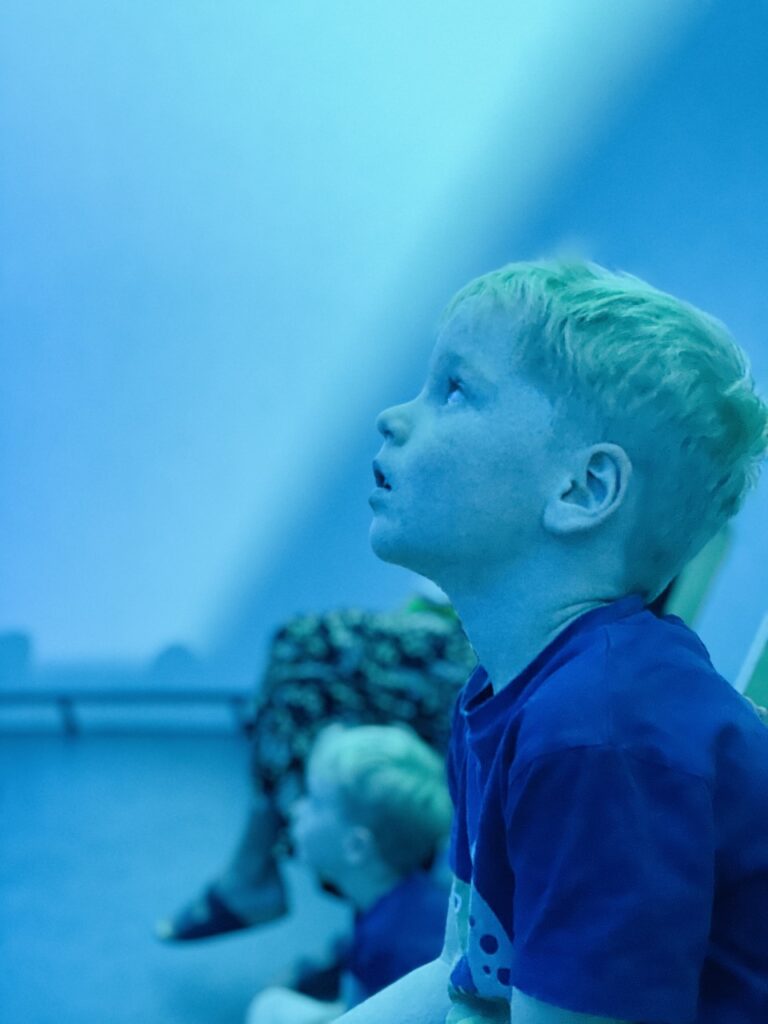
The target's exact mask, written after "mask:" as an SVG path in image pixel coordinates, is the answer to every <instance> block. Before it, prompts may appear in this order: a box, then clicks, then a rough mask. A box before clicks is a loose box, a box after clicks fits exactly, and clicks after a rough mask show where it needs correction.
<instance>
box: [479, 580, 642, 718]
mask: <svg viewBox="0 0 768 1024" xmlns="http://www.w3.org/2000/svg"><path fill="white" fill-rule="evenodd" d="M644 607H645V600H644V598H643V597H641V596H640V594H628V595H627V596H626V597H621V598H619V599H618V600H616V601H611V602H610V604H605V605H600V606H599V607H598V608H590V610H589V611H588V612H584V614H583V615H580V616H579V617H578V619H574V621H573V622H571V623H569V624H568V625H567V626H566V627H565V629H563V630H562V631H561V632H560V633H558V634H557V636H556V637H555V638H554V639H553V640H551V641H550V642H549V643H548V644H547V646H546V647H545V648H544V649H543V650H541V651H540V652H539V653H538V654H537V655H536V657H535V658H534V659H533V661H531V662H529V664H528V665H526V667H525V668H524V669H523V670H522V671H521V672H520V673H519V674H518V675H517V676H515V677H514V679H512V680H510V681H509V683H507V685H506V686H504V687H503V688H502V689H501V690H499V691H498V693H496V694H494V692H493V689H492V686H491V683H490V681H489V679H488V673H487V672H486V670H485V669H484V668H483V666H482V665H478V666H477V668H476V669H475V670H474V672H473V673H472V675H471V676H470V677H469V679H468V680H467V682H466V685H465V686H464V689H463V690H462V693H461V695H460V705H459V706H460V709H461V713H462V715H463V716H464V717H465V718H466V719H467V720H468V723H469V722H471V721H472V720H473V719H477V718H478V717H480V718H483V719H484V718H485V717H486V714H488V713H491V707H490V705H492V708H493V711H492V714H493V716H494V717H495V715H496V714H497V713H498V711H499V710H501V706H502V705H503V706H504V707H507V706H511V705H512V704H514V703H515V701H516V700H517V698H518V696H519V695H520V693H521V692H522V690H523V689H524V688H525V686H526V685H527V683H528V682H529V681H530V680H531V679H534V678H535V677H536V676H537V675H538V674H539V673H540V672H541V670H542V669H543V668H544V666H545V665H546V664H547V662H549V661H550V660H551V659H552V658H554V657H555V655H556V654H557V653H558V652H559V651H561V650H562V649H563V647H565V645H566V644H567V643H569V641H571V640H573V639H574V638H575V637H577V636H578V637H579V638H581V637H583V636H584V635H585V634H586V633H589V632H592V631H593V630H595V629H598V628H599V627H600V626H604V625H606V624H607V623H609V622H616V621H618V620H619V619H623V618H626V617H627V616H629V615H635V614H636V613H637V612H639V611H642V609H643V608H644ZM475 724H479V722H476V723H475Z"/></svg>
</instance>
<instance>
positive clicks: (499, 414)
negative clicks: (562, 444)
mask: <svg viewBox="0 0 768 1024" xmlns="http://www.w3.org/2000/svg"><path fill="white" fill-rule="evenodd" d="M471 313H472V309H471V305H470V303H469V302H467V303H465V304H464V305H463V306H461V307H460V308H459V309H458V310H457V311H456V313H455V314H454V316H453V317H452V318H451V319H450V320H449V321H448V323H447V324H446V325H445V327H444V328H443V329H442V331H441V332H440V334H439V336H438V339H437V342H436V344H435V348H434V351H433V353H432V358H431V360H430V365H429V370H428V374H427V379H426V382H425V384H424V387H423V388H422V390H421V392H420V393H419V394H418V395H417V396H416V398H414V399H413V400H412V401H410V402H406V403H405V404H403V405H398V406H395V407H393V408H391V409H387V410H386V411H385V412H383V413H382V414H381V415H380V416H379V419H378V423H377V426H378V428H379V430H380V432H381V433H382V435H383V437H384V443H383V445H382V447H381V450H380V452H379V455H378V457H377V460H376V467H377V471H376V473H375V475H376V477H377V483H379V485H380V486H377V488H376V490H375V491H374V492H373V494H372V495H371V497H370V504H371V507H372V509H373V521H372V523H371V532H370V537H371V545H372V547H373V549H374V551H375V552H376V554H377V555H378V556H379V557H380V558H382V559H384V560H385V561H388V562H396V563H397V564H399V565H403V566H406V567H407V568H410V569H413V570H414V571H415V572H418V573H420V574H421V575H423V576H428V577H429V578H430V579H433V580H434V581H435V582H436V583H438V584H440V585H444V584H448V585H449V586H450V585H451V584H452V583H456V582H459V581H461V580H463V579H467V578H468V577H469V576H472V577H474V578H477V577H478V574H479V573H483V572H484V571H488V572H490V573H494V572H498V571H499V570H502V571H505V570H507V569H508V568H509V567H510V565H513V564H514V562H515V559H516V557H517V556H518V555H519V554H520V553H522V552H524V551H526V550H527V549H528V548H529V547H530V545H531V544H535V543H537V541H539V540H540V539H541V536H542V526H541V517H542V512H543V509H544V505H545V503H546V500H547V498H548V497H549V496H550V495H551V494H552V493H553V492H554V489H555V487H556V486H557V482H558V479H559V477H558V460H557V457H556V449H555V448H554V447H553V441H556V437H555V431H554V419H555V418H554V410H553V407H552V404H551V403H550V402H549V400H548V399H547V398H546V397H545V396H544V395H543V394H542V393H541V392H540V391H539V390H538V389H536V388H535V387H534V386H533V385H531V384H528V383H527V382H526V381H525V380H524V379H523V378H522V377H521V376H520V375H519V374H518V373H516V372H515V370H514V365H513V348H514V337H511V336H510V331H509V328H508V327H507V330H506V331H504V330H503V329H502V328H501V327H500V325H499V324H498V322H497V321H494V320H493V319H492V318H491V317H488V316H486V317H484V318H483V319H482V320H479V319H478V321H477V322H475V321H474V320H473V317H472V316H471ZM561 475H562V467H561V468H560V476H561Z"/></svg>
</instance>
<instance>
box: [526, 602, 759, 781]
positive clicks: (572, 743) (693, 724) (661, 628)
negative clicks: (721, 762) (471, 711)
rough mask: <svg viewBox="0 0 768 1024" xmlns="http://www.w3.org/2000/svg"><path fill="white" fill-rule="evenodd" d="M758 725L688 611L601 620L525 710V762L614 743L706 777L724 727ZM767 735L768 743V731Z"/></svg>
mask: <svg viewBox="0 0 768 1024" xmlns="http://www.w3.org/2000/svg"><path fill="white" fill-rule="evenodd" d="M755 724H758V725H759V724H760V723H759V720H758V719H757V716H756V715H755V714H754V712H753V710H752V709H751V708H750V707H749V705H748V702H747V701H745V699H744V698H743V697H741V695H740V694H738V693H737V692H736V690H734V688H733V687H732V686H731V685H730V683H728V681H727V680H726V679H724V678H723V677H722V676H721V675H720V674H719V673H718V672H717V671H716V670H715V669H714V667H713V666H712V663H711V661H710V659H709V655H708V653H707V650H706V648H705V646H704V644H703V643H702V642H701V640H700V639H699V637H698V636H697V635H696V634H695V633H694V632H693V631H692V630H690V629H689V628H688V627H687V626H686V625H685V624H684V623H683V622H682V620H680V619H678V618H675V617H673V616H669V617H665V618H657V617H656V616H654V615H653V614H651V613H650V612H643V613H640V614H638V615H636V616H632V617H631V618H629V619H624V620H621V621H618V622H614V623H610V624H608V625H606V626H604V627H601V629H599V630H597V631H596V632H595V634H594V636H593V637H592V638H591V642H590V643H589V644H588V645H586V646H583V647H581V648H577V649H574V650H573V652H572V654H571V656H570V657H567V658H564V659H563V660H562V662H561V663H560V664H559V665H558V666H557V667H556V668H555V670H554V671H553V673H552V674H551V676H550V677H549V678H547V679H546V680H545V681H544V682H543V684H542V685H541V686H540V687H539V688H538V689H537V690H536V692H535V693H534V694H533V695H532V696H531V699H530V700H529V701H528V702H527V703H526V705H525V707H524V709H523V714H522V716H521V722H520V728H519V732H518V736H517V743H516V760H517V761H518V762H520V761H521V760H526V759H528V758H533V757H537V756H541V755H543V754H546V753H548V752H555V751H557V750H558V749H568V748H573V747H580V746H599V745H607V746H613V747H620V748H622V749H624V750H626V751H627V752H631V753H634V754H635V755H637V756H638V757H643V758H646V759H651V760H657V761H659V763H663V764H666V765H669V766H672V767H677V768H680V769H682V770H685V771H689V772H693V773H696V774H701V775H703V776H706V775H708V774H709V773H710V770H711V765H710V764H709V762H708V753H707V752H708V750H711V749H712V745H713V743H716V741H717V738H718V736H719V735H720V734H721V733H722V732H723V730H726V729H736V730H737V731H738V730H746V732H748V733H751V732H755ZM762 728H763V729H764V727H762ZM758 733H759V730H757V732H756V737H757V741H758V743H759V742H760V740H761V739H762V735H757V734H758ZM764 739H765V743H766V745H767V749H768V730H765V737H764Z"/></svg>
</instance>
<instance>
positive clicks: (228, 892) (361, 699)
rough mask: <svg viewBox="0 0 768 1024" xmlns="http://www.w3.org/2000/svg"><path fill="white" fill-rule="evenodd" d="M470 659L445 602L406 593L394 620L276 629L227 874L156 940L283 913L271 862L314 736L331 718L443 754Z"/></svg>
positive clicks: (163, 924)
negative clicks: (416, 740)
mask: <svg viewBox="0 0 768 1024" xmlns="http://www.w3.org/2000/svg"><path fill="white" fill-rule="evenodd" d="M474 663H475V656H474V654H473V652H472V649H471V648H470V646H469V644H468V643H467V640H466V637H465V636H464V633H463V630H462V629H461V625H460V623H459V621H458V619H457V618H456V615H455V613H454V611H453V609H452V608H451V607H450V605H448V604H446V603H441V602H439V601H437V600H433V599H430V598H427V597H415V598H413V599H411V600H410V601H409V602H408V604H407V605H406V606H405V607H404V608H402V609H400V610H396V611H392V612H381V613H376V612H365V611H361V610H359V609H339V610H334V611H331V612H326V613H323V614H316V615H303V616H297V617H295V618H293V619H292V620H290V621H289V622H288V623H286V624H285V625H284V626H282V627H281V628H280V629H278V631H277V632H276V633H275V635H274V637H273V640H272V645H271V648H270V653H269V657H268V661H267V667H266V670H265V672H264V675H263V678H262V680H261V682H260V685H259V686H258V688H257V692H256V707H255V714H254V718H253V725H252V736H251V744H252V746H251V777H252V781H253V798H252V802H251V805H250V808H249V810H248V814H247V817H246V823H245V827H244V829H243V832H242V835H241V837H240V839H239V842H238V844H237V847H236V849H235V851H234V854H233V856H232V858H231V859H230V862H229V864H228V866H227V867H226V869H225V870H224V871H223V872H221V873H220V874H219V876H218V877H217V878H216V879H215V880H214V881H213V882H212V883H211V884H210V885H208V886H207V887H206V888H205V889H204V891H203V893H202V894H201V895H200V896H199V897H197V898H196V899H194V900H193V901H192V902H191V903H190V904H189V905H188V906H186V907H185V908H183V909H182V910H181V911H180V912H179V913H178V914H177V915H176V916H175V917H173V918H172V919H170V920H164V921H160V922H159V923H158V925H157V933H158V937H159V938H162V939H166V940H171V941H189V940H191V939H201V938H209V937H211V936H214V935H221V934H226V933H228V932H233V931H239V930H241V929H244V928H249V927H253V926H254V925H257V924H263V923H265V922H267V921H272V920H274V919H275V918H277V917H280V916H281V915H283V914H284V913H285V912H286V911H287V909H288V906H287V902H286V897H285V891H284V885H283V881H282V877H281V874H280V870H279V866H278V863H277V858H278V856H279V855H280V854H281V853H282V854H285V853H288V852H290V850H291V842H290V836H289V830H288V822H289V816H290V813H291V808H292V807H293V805H294V803H295V801H296V800H297V799H298V798H299V797H300V796H301V795H302V794H303V793H304V787H305V769H306V761H307V757H308V755H309V751H310V749H311V748H312V743H313V742H314V739H315V736H316V735H317V734H318V732H319V731H320V730H321V729H322V728H323V726H324V725H326V724H327V723H328V722H332V721H339V722H343V723H345V724H347V725H352V724H358V725H363V724H378V725H389V724H391V723H398V722H399V723H402V724H406V725H409V726H410V727H411V728H412V729H413V730H415V732H416V733H418V734H419V735H420V736H421V737H422V738H423V740H424V741H425V742H426V743H428V744H429V745H430V747H431V748H432V749H433V750H435V751H437V753H438V754H439V755H440V756H444V754H445V751H446V749H447V745H448V738H449V734H450V716H451V709H452V707H453V703H454V700H455V697H456V694H457V693H458V690H459V688H460V687H461V685H462V684H463V683H464V682H465V680H466V679H467V676H468V675H469V673H470V671H471V669H472V667H473V665H474Z"/></svg>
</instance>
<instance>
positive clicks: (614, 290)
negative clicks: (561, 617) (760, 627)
mask: <svg viewBox="0 0 768 1024" xmlns="http://www.w3.org/2000/svg"><path fill="white" fill-rule="evenodd" d="M379 429H380V431H381V433H382V434H383V436H384V445H383V447H382V450H381V452H380V455H379V459H378V460H377V463H376V464H375V473H376V476H377V483H378V484H379V487H378V488H377V490H376V491H375V492H374V494H373V495H372V497H371V504H372V507H373V509H374V512H375V515H374V520H373V523H372V527H371V541H372V544H373V547H374V549H375V550H376V552H377V553H378V554H379V555H380V556H381V557H382V558H385V559H386V560H389V561H394V562H398V563H399V564H402V565H406V566H407V567H409V568H411V569H414V570H415V571H416V572H420V573H422V574H423V575H426V576H429V577H430V578H432V579H434V580H435V581H436V582H437V583H439V584H440V585H441V586H445V584H446V583H447V584H448V585H449V586H450V583H451V581H452V579H453V578H454V577H455V576H456V574H457V573H458V574H461V573H462V572H464V573H465V575H466V571H467V569H468V568H469V569H471V571H472V572H473V573H475V574H476V576H477V578H482V577H483V575H484V574H485V575H489V576H492V575H493V573H494V572H499V571H501V572H508V571H509V570H510V568H512V567H514V565H515V562H516V561H519V560H520V558H521V557H522V556H523V554H524V553H525V552H529V551H531V550H532V549H534V548H536V547H537V546H538V548H541V547H542V545H550V547H552V546H553V545H555V546H557V549H558V552H559V553H561V554H562V555H563V557H564V558H566V557H567V558H570V559H571V560H572V561H573V557H574V552H576V557H577V558H578V557H579V553H580V552H583V553H584V558H585V561H586V559H589V564H590V565H591V566H594V569H595V573H596V578H601V577H600V573H601V572H602V573H603V577H602V579H603V581H604V582H605V581H610V584H611V587H612V588H613V590H614V591H615V593H613V594H612V595H611V596H618V595H620V594H621V593H630V592H635V593H640V594H643V595H644V596H645V597H646V598H647V599H649V600H650V599H652V598H653V597H654V596H656V595H657V594H658V593H659V592H660V591H661V590H662V589H663V587H664V586H665V584H666V583H667V582H668V581H669V580H670V579H671V578H672V577H673V576H674V575H676V573H677V572H678V571H679V570H680V568H681V567H682V566H683V565H684V564H685V563H686V562H687V561H688V560H689V559H690V558H691V557H692V556H693V555H694V554H696V552H697V551H698V550H699V549H700V548H701V547H702V546H703V545H704V543H705V542H706V541H707V540H708V539H709V538H710V537H712V536H713V535H714V533H716V532H717V530H718V529H719V528H720V527H721V526H722V525H723V524H724V523H725V522H726V520H728V519H729V518H730V517H731V516H732V515H734V513H735V512H736V511H737V510H738V508H739V507H740V505H741V502H742V500H743V498H744V496H745V494H746V492H747V491H748V490H749V488H750V487H751V486H752V485H753V484H754V483H755V482H756V479H757V474H758V469H759V463H760V461H761V459H762V458H763V456H764V454H765V451H766V448H767V447H768V410H767V409H766V406H765V404H764V403H763V402H762V401H761V400H760V398H759V397H758V396H757V395H756V393H755V390H754V384H753V380H752V377H751V375H750V371H749V365H748V362H747V359H746V356H745V355H744V353H743V352H742V351H741V350H740V349H739V347H738V346H737V345H736V344H735V342H734V341H733V340H732V338H731V337H730V335H729V334H728V332H727V330H726V329H725V327H724V326H723V325H722V324H721V323H720V322H719V321H717V320H715V319H714V318H712V317H710V316H708V315H707V314H705V313H702V312H701V311H700V310H698V309H696V308H694V307H693V306H691V305H689V304H687V303H685V302H682V301H680V300H679V299H675V298H673V297H672V296H670V295H667V294H665V293H663V292H660V291H658V290H657V289H655V288H653V287H651V286H650V285H648V284H646V283H644V282H643V281H640V280H639V279H637V278H635V277H631V276H629V275H626V274H617V273H612V272H609V271H607V270H605V269H603V268H601V267H598V266H596V265H594V264H590V263H581V262H557V261H541V262H534V263H513V264H510V265H508V266H506V267H503V268H502V269H500V270H497V271H494V272H492V273H490V274H486V275H484V276H483V277H480V278H478V279H476V280H475V281H472V282H470V283H469V284H468V285H467V286H466V287H465V288H463V289H462V290H461V291H460V292H459V293H458V294H457V295H456V296H455V297H454V299H453V300H452V301H451V303H450V304H449V306H448V308H447V310H446V312H445V314H444V316H443V318H442V321H441V326H440V330H439V333H438V339H437V343H436V346H435V349H434V352H433V356H432V360H431V363H430V368H429V373H428V377H427V380H426V383H425V385H424V387H423V389H422V391H421V392H420V394H419V395H418V396H417V397H416V398H415V399H413V400H412V401H410V402H407V403H404V404H403V405H399V406H396V407H394V408H391V409H388V410H386V411H385V412H384V413H382V414H381V416H380V418H379ZM445 589H448V586H445ZM449 592H450V590H449Z"/></svg>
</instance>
